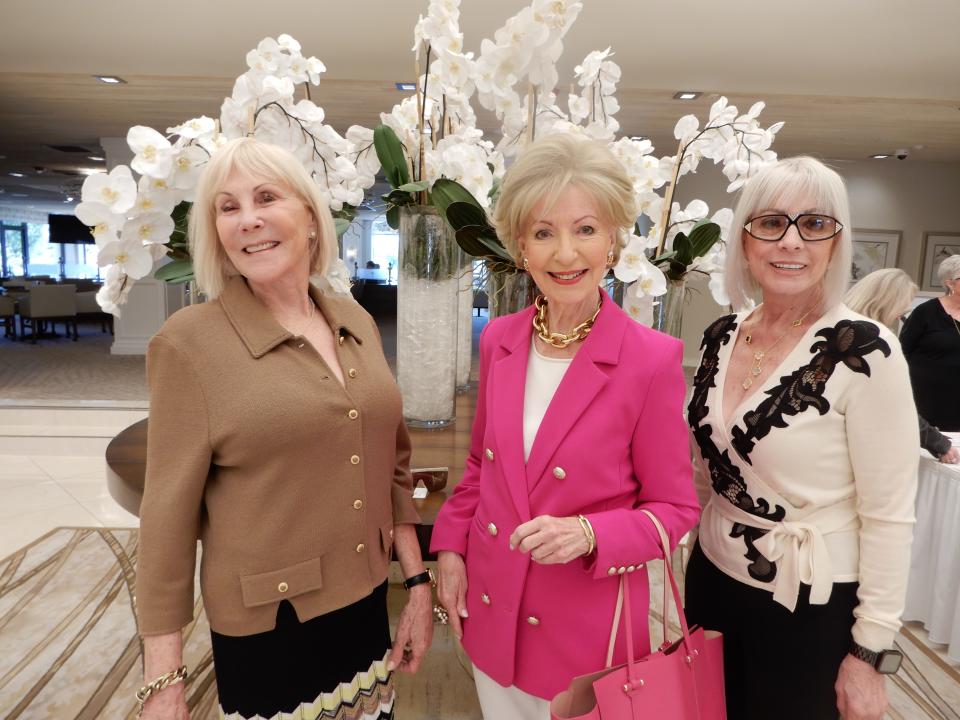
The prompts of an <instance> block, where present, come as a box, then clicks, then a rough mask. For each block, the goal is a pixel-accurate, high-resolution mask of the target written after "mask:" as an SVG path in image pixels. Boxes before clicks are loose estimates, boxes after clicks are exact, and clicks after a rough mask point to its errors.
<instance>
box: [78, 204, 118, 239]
mask: <svg viewBox="0 0 960 720" xmlns="http://www.w3.org/2000/svg"><path fill="white" fill-rule="evenodd" d="M73 212H74V214H75V215H76V216H77V219H78V220H80V222H82V223H83V224H84V225H86V226H88V227H89V228H90V234H91V235H93V240H94V242H95V243H96V244H97V247H103V246H104V245H106V244H108V243H111V242H113V241H114V240H116V239H117V234H118V233H119V232H120V228H121V227H122V226H123V220H124V218H123V215H118V214H117V213H115V212H113V211H111V210H110V208H109V207H108V206H107V205H104V204H103V203H99V202H81V203H79V204H78V205H77V207H76V208H74V211H73Z"/></svg>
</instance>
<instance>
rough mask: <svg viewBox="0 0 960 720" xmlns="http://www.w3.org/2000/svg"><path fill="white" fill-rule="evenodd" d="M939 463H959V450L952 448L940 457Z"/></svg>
mask: <svg viewBox="0 0 960 720" xmlns="http://www.w3.org/2000/svg"><path fill="white" fill-rule="evenodd" d="M940 462H942V463H947V464H948V465H956V464H957V463H960V448H956V447H952V448H950V449H949V450H947V451H946V452H945V453H944V454H943V455H941V456H940Z"/></svg>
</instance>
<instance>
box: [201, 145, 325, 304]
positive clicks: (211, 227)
mask: <svg viewBox="0 0 960 720" xmlns="http://www.w3.org/2000/svg"><path fill="white" fill-rule="evenodd" d="M235 171H239V172H244V173H249V174H250V175H253V176H255V177H258V178H263V179H264V180H266V181H268V182H274V183H277V184H278V185H282V186H284V187H286V188H289V189H290V190H292V191H293V192H294V193H295V194H296V195H297V196H298V197H299V198H300V199H301V200H302V201H303V204H304V205H305V206H306V208H307V210H309V211H310V213H311V214H312V215H313V217H314V219H315V220H316V223H317V237H316V238H315V239H313V240H311V243H310V274H311V275H324V274H326V272H327V268H329V266H330V263H331V262H332V260H333V258H335V257H336V256H337V253H338V249H337V230H336V227H335V226H334V224H333V217H332V216H331V215H330V209H329V208H328V207H327V203H326V201H325V200H324V199H323V196H322V195H321V194H320V188H319V187H317V184H316V183H315V182H314V181H313V179H312V178H311V177H310V175H309V174H308V173H307V171H306V169H305V168H304V167H303V164H302V163H301V162H300V161H299V160H297V159H296V158H295V157H294V156H293V155H291V154H290V153H289V152H288V151H287V150H284V149H283V148H282V147H279V146H277V145H270V144H269V143H265V142H261V141H260V140H257V139H255V138H252V137H244V138H237V139H236V140H231V141H229V142H228V143H226V144H225V145H224V146H223V147H222V148H220V149H219V150H218V151H217V152H215V153H214V155H213V157H211V158H210V161H209V162H208V163H207V164H206V167H204V169H203V173H202V174H201V175H200V180H199V182H198V183H197V192H196V197H195V199H194V201H193V208H192V209H191V210H190V228H189V237H190V256H191V258H192V259H193V274H194V277H195V278H196V281H197V286H198V289H199V290H200V292H202V293H203V294H204V295H206V296H207V297H208V298H209V299H211V300H213V299H214V298H216V297H217V296H219V295H220V293H221V292H222V291H223V288H224V286H225V285H226V284H227V280H228V278H229V277H230V276H232V275H237V274H238V273H237V270H236V268H235V267H234V266H233V263H231V262H230V259H229V258H228V257H227V253H226V251H225V250H224V249H223V245H222V244H221V243H220V238H219V236H218V235H217V209H216V206H215V204H214V200H215V199H216V196H217V193H218V192H220V190H221V188H222V187H223V184H224V183H225V182H226V181H227V178H228V177H230V175H231V174H232V173H233V172H235Z"/></svg>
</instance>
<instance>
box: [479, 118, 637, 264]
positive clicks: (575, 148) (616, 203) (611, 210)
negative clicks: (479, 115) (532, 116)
mask: <svg viewBox="0 0 960 720" xmlns="http://www.w3.org/2000/svg"><path fill="white" fill-rule="evenodd" d="M569 185H575V186H577V187H578V188H580V189H582V190H584V191H586V192H587V193H589V195H590V196H591V197H592V198H593V200H594V202H596V204H597V210H598V212H599V213H600V215H601V217H600V219H601V220H603V221H605V222H608V223H610V224H611V225H613V226H614V228H615V232H616V236H615V237H614V238H613V241H614V242H613V255H614V263H616V261H617V260H619V259H620V250H621V249H622V248H623V246H624V245H625V244H626V238H627V235H628V234H629V233H630V231H631V230H632V228H633V224H634V222H636V219H637V211H636V200H635V199H634V194H633V183H632V182H631V181H630V178H629V177H628V176H627V172H626V170H625V169H624V167H623V164H622V163H621V162H620V161H619V160H617V158H616V157H615V156H614V154H613V153H612V152H610V150H609V148H607V147H606V146H605V145H602V144H601V143H599V142H597V141H596V140H590V139H587V138H582V137H577V136H574V135H569V134H567V133H556V134H553V135H547V136H546V137H543V138H540V139H538V140H535V141H534V142H533V143H531V144H530V145H528V146H527V148H526V149H525V150H524V151H523V153H522V154H521V155H520V157H519V158H518V159H517V161H516V162H515V163H514V164H513V165H511V166H510V168H509V169H508V170H507V173H506V175H505V176H504V179H503V185H502V186H501V190H500V199H499V200H498V201H497V206H496V208H495V209H494V213H493V217H492V218H491V220H492V222H493V225H494V227H495V228H496V230H497V236H498V237H499V238H500V240H501V242H503V244H504V246H505V247H506V248H507V252H509V253H510V255H511V256H513V258H514V260H515V261H517V264H519V262H520V238H521V237H522V235H523V233H524V231H525V229H526V227H527V226H529V225H530V223H532V222H535V221H536V220H537V218H533V217H531V215H532V213H533V209H534V208H535V207H536V206H537V204H538V203H540V202H543V207H544V212H547V211H549V210H550V208H552V207H553V205H554V204H555V203H556V202H557V199H558V198H559V197H560V194H561V193H562V192H563V191H564V190H565V189H566V188H567V186H569Z"/></svg>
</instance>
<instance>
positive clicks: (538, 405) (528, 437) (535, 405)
mask: <svg viewBox="0 0 960 720" xmlns="http://www.w3.org/2000/svg"><path fill="white" fill-rule="evenodd" d="M571 362H573V358H551V357H547V356H546V355H541V354H540V352H539V351H538V350H537V345H536V341H535V340H534V339H532V338H531V340H530V358H529V359H528V360H527V382H526V384H525V385H524V389H523V459H524V460H528V459H529V458H530V449H531V448H532V447H533V441H534V440H535V439H536V437H537V430H539V429H540V423H541V422H543V416H544V415H546V414H547V408H548V407H550V401H551V400H553V395H554V393H556V391H557V388H558V387H560V381H561V380H563V376H564V374H565V373H566V372H567V368H568V367H570V363H571Z"/></svg>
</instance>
